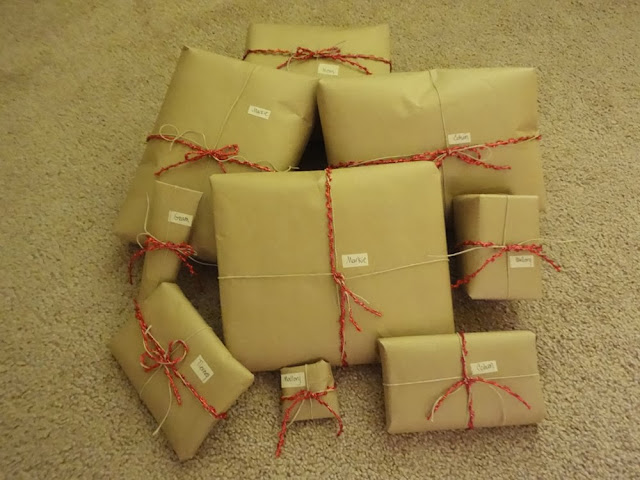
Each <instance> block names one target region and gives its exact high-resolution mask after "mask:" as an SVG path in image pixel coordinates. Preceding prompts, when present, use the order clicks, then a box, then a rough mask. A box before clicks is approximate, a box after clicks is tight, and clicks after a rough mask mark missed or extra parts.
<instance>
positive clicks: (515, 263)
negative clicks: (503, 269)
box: [509, 255, 533, 268]
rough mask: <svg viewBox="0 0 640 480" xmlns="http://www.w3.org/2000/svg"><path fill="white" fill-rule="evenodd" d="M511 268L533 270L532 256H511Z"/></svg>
mask: <svg viewBox="0 0 640 480" xmlns="http://www.w3.org/2000/svg"><path fill="white" fill-rule="evenodd" d="M509 267H511V268H533V255H511V256H510V257H509Z"/></svg>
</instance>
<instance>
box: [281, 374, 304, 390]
mask: <svg viewBox="0 0 640 480" xmlns="http://www.w3.org/2000/svg"><path fill="white" fill-rule="evenodd" d="M306 384H307V382H306V381H305V377H304V372H298V373H283V374H282V375H280V386H281V387H282V388H290V387H304V386H305V385H306Z"/></svg>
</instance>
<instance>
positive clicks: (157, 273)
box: [129, 181, 202, 301]
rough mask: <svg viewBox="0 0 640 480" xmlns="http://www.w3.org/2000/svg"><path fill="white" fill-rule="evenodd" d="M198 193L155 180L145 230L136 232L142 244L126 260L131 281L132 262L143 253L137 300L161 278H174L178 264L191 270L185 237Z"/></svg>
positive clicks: (196, 203)
mask: <svg viewBox="0 0 640 480" xmlns="http://www.w3.org/2000/svg"><path fill="white" fill-rule="evenodd" d="M201 197H202V192H196V191H195V190H189V189H188V188H182V187H178V186H176V185H169V184H168V183H164V182H160V181H156V182H155V187H154V191H153V196H152V197H151V199H150V200H149V211H148V214H147V217H146V220H145V225H144V230H143V231H142V232H140V235H139V236H138V243H139V244H140V245H141V248H140V250H138V251H137V252H136V253H134V254H133V255H132V257H131V260H130V261H129V281H130V282H131V283H133V279H132V267H133V263H134V262H135V261H136V260H137V259H138V258H140V257H142V256H143V255H144V264H143V266H142V278H141V280H140V290H139V293H138V301H141V300H144V299H145V298H147V297H148V296H149V295H150V294H151V292H153V291H154V290H155V289H156V287H157V286H158V285H160V284H161V283H162V282H174V281H175V279H176V277H177V276H178V270H179V269H180V265H181V264H185V265H186V266H187V268H188V269H189V270H190V271H191V273H193V272H194V271H193V267H192V266H191V264H190V263H189V257H191V256H192V255H194V254H195V251H194V250H193V248H192V247H191V245H189V244H188V243H187V241H188V240H189V235H190V233H191V225H192V224H193V219H194V217H195V215H196V211H197V209H198V204H199V203H200V198H201Z"/></svg>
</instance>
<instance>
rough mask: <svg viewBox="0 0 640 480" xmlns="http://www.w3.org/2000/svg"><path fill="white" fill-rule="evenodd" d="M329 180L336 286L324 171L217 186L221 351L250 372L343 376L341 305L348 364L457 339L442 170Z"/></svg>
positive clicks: (388, 169) (341, 173) (233, 178)
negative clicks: (302, 370) (319, 367)
mask: <svg viewBox="0 0 640 480" xmlns="http://www.w3.org/2000/svg"><path fill="white" fill-rule="evenodd" d="M331 175H332V178H333V179H332V181H331V183H330V185H331V195H330V198H331V200H332V204H333V225H334V227H335V234H334V238H335V259H336V270H337V271H336V277H334V276H333V275H332V269H331V262H330V252H331V250H330V248H329V240H328V226H329V221H328V216H327V205H326V203H327V195H326V186H327V183H326V179H327V172H326V171H311V172H291V173H275V174H271V175H249V174H247V175H213V176H212V177H211V184H212V187H213V188H212V192H213V205H214V209H215V217H216V231H217V243H218V249H219V252H220V255H219V259H218V272H219V278H220V301H221V308H222V321H223V329H224V337H225V342H226V345H227V347H228V348H229V350H230V351H231V352H232V354H233V355H234V356H235V357H236V358H237V359H238V360H239V361H240V362H241V363H242V364H243V365H245V366H246V367H247V368H248V369H249V370H251V371H264V370H276V369H279V368H281V367H283V366H287V365H296V364H303V363H307V362H310V361H314V360H316V359H318V358H323V359H325V360H327V361H328V362H329V363H331V364H332V365H340V364H342V363H343V358H342V355H341V340H340V330H341V328H340V322H339V319H340V317H341V311H340V305H341V303H342V304H344V306H345V310H346V312H347V314H346V315H345V327H344V332H345V336H344V339H345V343H346V347H345V350H344V351H345V353H346V354H347V361H348V363H349V364H363V363H373V362H376V361H377V352H376V339H377V338H378V337H389V336H399V335H417V334H432V333H450V332H452V331H453V314H452V306H451V288H450V284H449V267H448V263H447V261H446V242H445V233H444V220H443V215H442V199H441V196H440V195H441V190H440V174H439V172H438V170H437V169H436V168H435V167H434V166H433V165H432V164H430V163H425V162H418V163H412V164H404V165H383V166H375V167H358V168H345V169H339V170H333V171H332V173H331ZM274 205H287V208H286V209H284V210H282V209H276V208H274ZM256 239H259V241H256ZM443 260H444V261H443ZM344 265H348V267H347V268H345V267H344ZM351 265H359V266H351ZM340 274H342V275H343V276H344V285H346V287H347V288H348V289H349V290H350V291H351V292H352V293H353V296H349V301H348V302H344V301H341V298H344V297H343V296H342V292H343V289H342V287H339V286H338V284H337V283H336V282H337V280H336V278H338V279H339V278H340ZM356 299H360V302H362V303H363V304H364V305H367V306H368V307H369V308H371V309H375V310H377V311H379V312H381V313H382V316H380V317H378V316H376V315H375V314H372V313H370V312H369V311H366V310H365V308H363V307H362V306H361V305H358V304H357V302H356ZM362 299H366V300H367V301H368V302H369V303H368V304H365V303H364V300H362ZM349 306H350V308H351V310H352V312H353V316H354V320H355V322H356V323H357V324H358V325H359V326H360V327H361V329H362V331H361V332H358V331H357V330H356V329H355V326H354V325H352V324H351V322H350V321H349V319H348V310H349Z"/></svg>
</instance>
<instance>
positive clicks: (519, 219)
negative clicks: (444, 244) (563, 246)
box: [452, 195, 560, 300]
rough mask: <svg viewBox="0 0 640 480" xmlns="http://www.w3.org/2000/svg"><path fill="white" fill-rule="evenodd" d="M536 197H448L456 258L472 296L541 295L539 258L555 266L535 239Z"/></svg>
mask: <svg viewBox="0 0 640 480" xmlns="http://www.w3.org/2000/svg"><path fill="white" fill-rule="evenodd" d="M538 215H539V214H538V198H537V197H534V196H526V195H461V196H459V197H456V198H454V199H453V217H454V226H455V235H456V242H457V245H458V248H461V249H464V251H465V252H464V253H463V254H461V255H458V256H457V257H456V260H457V261H458V262H459V264H460V265H461V267H462V268H461V270H462V275H463V276H462V278H460V279H459V280H458V281H456V282H455V283H454V284H453V285H452V286H453V287H454V288H458V287H460V286H464V288H465V290H466V292H467V294H468V295H469V297H471V298H473V299H491V300H508V299H509V300H513V299H534V298H540V297H541V296H542V274H541V264H542V262H543V261H544V262H545V263H548V264H550V265H551V266H552V267H553V268H554V269H555V270H557V271H560V266H559V265H557V264H556V263H555V262H554V261H553V260H551V259H550V258H549V257H548V256H546V255H545V254H544V252H543V251H542V245H541V244H540V243H539V242H540V228H539V220H538Z"/></svg>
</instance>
